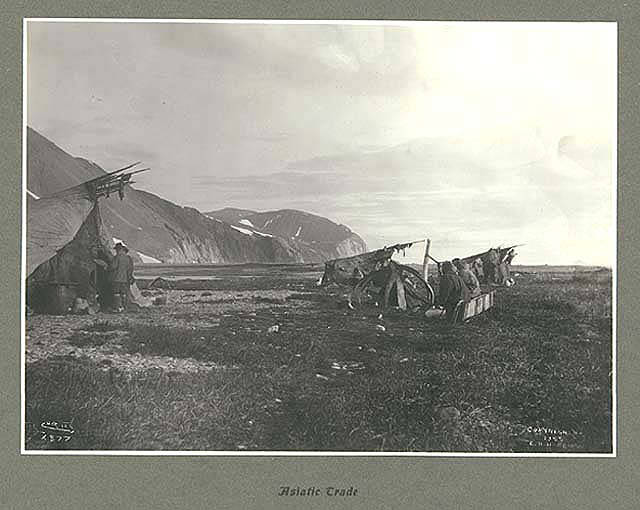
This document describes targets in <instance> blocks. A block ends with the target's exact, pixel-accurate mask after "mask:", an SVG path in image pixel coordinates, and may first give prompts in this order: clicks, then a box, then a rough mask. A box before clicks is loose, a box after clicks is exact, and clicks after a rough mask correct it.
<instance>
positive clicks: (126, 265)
mask: <svg viewBox="0 0 640 510" xmlns="http://www.w3.org/2000/svg"><path fill="white" fill-rule="evenodd" d="M115 250H116V256H115V257H114V258H113V260H112V261H111V275H112V285H113V297H114V308H115V309H116V311H117V312H122V311H124V310H126V309H127V305H128V295H129V285H131V283H132V280H133V259H132V258H131V257H130V256H129V255H128V253H129V248H127V247H126V246H125V245H124V244H122V243H117V244H116V246H115Z"/></svg>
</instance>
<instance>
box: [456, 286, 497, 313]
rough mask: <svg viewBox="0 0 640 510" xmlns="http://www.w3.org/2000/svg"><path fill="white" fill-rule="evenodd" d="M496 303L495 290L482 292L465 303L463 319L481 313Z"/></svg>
mask: <svg viewBox="0 0 640 510" xmlns="http://www.w3.org/2000/svg"><path fill="white" fill-rule="evenodd" d="M494 303H495V291H493V290H492V291H490V292H488V293H487V294H480V295H479V296H477V297H474V298H473V299H472V300H471V301H469V302H468V303H466V304H465V305H464V313H463V314H462V320H463V321H466V320H467V319H470V318H471V317H475V316H476V315H479V314H481V313H482V312H484V311H486V310H488V309H489V308H491V307H492V306H493V305H494Z"/></svg>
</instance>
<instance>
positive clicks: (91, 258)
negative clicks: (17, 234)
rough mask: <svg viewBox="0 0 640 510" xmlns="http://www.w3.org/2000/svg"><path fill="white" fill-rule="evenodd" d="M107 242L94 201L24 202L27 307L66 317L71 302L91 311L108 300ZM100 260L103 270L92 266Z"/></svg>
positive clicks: (55, 199)
mask: <svg viewBox="0 0 640 510" xmlns="http://www.w3.org/2000/svg"><path fill="white" fill-rule="evenodd" d="M109 252H110V242H109V237H108V236H107V235H106V233H105V229H104V225H103V223H102V218H101V217H100V208H99V205H98V202H97V201H94V200H90V199H89V198H87V197H84V196H78V195H76V196H62V197H50V198H42V199H39V200H33V199H30V200H29V202H28V203H27V230H26V259H27V260H26V277H27V305H28V306H29V307H30V308H31V309H33V310H34V311H38V312H43V313H56V314H61V313H66V312H68V311H70V309H71V308H72V307H73V305H74V303H75V300H76V298H78V297H80V298H83V299H85V300H86V301H87V302H88V303H89V305H92V306H94V307H95V306H96V305H97V304H98V303H97V301H96V296H97V295H100V297H101V303H100V304H101V305H102V306H105V305H106V304H107V303H106V301H107V300H108V299H109V298H110V294H111V292H110V290H109V288H108V285H109V278H108V274H107V269H106V266H107V262H108V257H109ZM100 259H102V260H103V261H104V266H101V265H100V264H97V263H96V260H100Z"/></svg>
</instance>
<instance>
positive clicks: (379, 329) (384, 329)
mask: <svg viewBox="0 0 640 510" xmlns="http://www.w3.org/2000/svg"><path fill="white" fill-rule="evenodd" d="M376 329H377V330H378V331H386V330H387V328H385V327H384V326H383V325H382V324H378V325H376Z"/></svg>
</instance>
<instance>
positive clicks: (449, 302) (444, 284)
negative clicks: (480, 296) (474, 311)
mask: <svg viewBox="0 0 640 510" xmlns="http://www.w3.org/2000/svg"><path fill="white" fill-rule="evenodd" d="M460 301H462V302H464V303H466V302H468V301H469V289H467V286H466V285H465V284H464V281H462V278H460V276H459V275H458V273H456V269H455V267H454V265H453V264H452V263H451V262H449V261H446V262H443V263H442V276H441V277H440V289H439V292H438V299H437V301H436V303H437V304H438V305H440V306H442V307H443V308H444V310H445V317H446V319H447V320H448V321H449V322H450V323H451V324H454V323H455V321H456V313H455V312H456V307H457V306H458V303H460Z"/></svg>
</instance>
